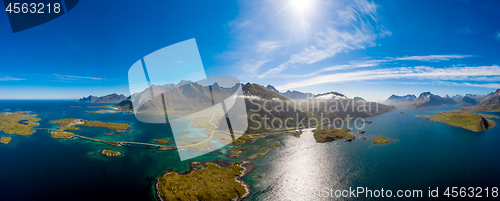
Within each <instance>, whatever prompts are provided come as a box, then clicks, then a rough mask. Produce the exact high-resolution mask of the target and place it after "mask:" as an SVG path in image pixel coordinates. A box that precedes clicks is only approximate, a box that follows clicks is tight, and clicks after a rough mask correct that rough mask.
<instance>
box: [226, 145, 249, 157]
mask: <svg viewBox="0 0 500 201" xmlns="http://www.w3.org/2000/svg"><path fill="white" fill-rule="evenodd" d="M249 149H250V147H249V146H245V147H239V148H236V149H235V150H231V151H229V155H230V156H231V157H232V158H238V157H240V156H241V154H243V152H244V151H246V150H249Z"/></svg>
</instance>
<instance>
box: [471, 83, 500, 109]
mask: <svg viewBox="0 0 500 201" xmlns="http://www.w3.org/2000/svg"><path fill="white" fill-rule="evenodd" d="M473 108H474V109H476V110H485V111H492V112H500V89H497V91H496V92H495V93H493V94H491V96H489V98H488V99H486V100H484V101H483V102H481V103H480V104H479V105H476V106H474V107H473Z"/></svg>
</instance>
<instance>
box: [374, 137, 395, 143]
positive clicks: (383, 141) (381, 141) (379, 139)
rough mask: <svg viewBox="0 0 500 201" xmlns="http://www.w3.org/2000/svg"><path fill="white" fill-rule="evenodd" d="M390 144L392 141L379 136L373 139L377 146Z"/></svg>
mask: <svg viewBox="0 0 500 201" xmlns="http://www.w3.org/2000/svg"><path fill="white" fill-rule="evenodd" d="M389 142H391V141H390V140H388V139H387V138H385V137H382V136H378V137H377V138H374V139H373V143H375V144H387V143H389Z"/></svg>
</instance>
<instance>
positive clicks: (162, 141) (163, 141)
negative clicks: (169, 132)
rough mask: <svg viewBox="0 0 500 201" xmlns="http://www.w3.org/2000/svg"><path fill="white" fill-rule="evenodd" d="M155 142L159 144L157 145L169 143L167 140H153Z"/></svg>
mask: <svg viewBox="0 0 500 201" xmlns="http://www.w3.org/2000/svg"><path fill="white" fill-rule="evenodd" d="M153 141H155V142H157V143H160V144H165V143H167V142H168V140H167V139H153Z"/></svg>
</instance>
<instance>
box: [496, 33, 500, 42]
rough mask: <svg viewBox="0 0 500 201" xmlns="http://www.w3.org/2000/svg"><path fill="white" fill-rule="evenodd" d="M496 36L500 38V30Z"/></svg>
mask: <svg viewBox="0 0 500 201" xmlns="http://www.w3.org/2000/svg"><path fill="white" fill-rule="evenodd" d="M496 38H497V39H498V40H500V32H498V33H497V35H496Z"/></svg>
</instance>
